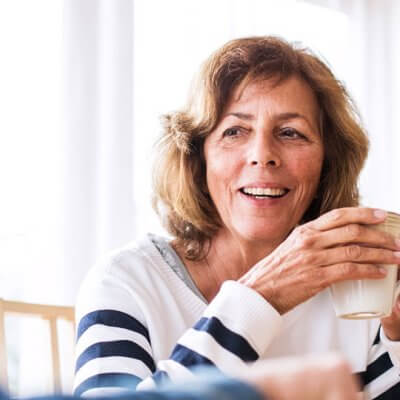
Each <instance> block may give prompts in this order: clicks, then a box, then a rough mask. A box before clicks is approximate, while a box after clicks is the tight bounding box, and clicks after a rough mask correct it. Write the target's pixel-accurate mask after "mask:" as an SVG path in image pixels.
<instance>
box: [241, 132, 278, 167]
mask: <svg viewBox="0 0 400 400" xmlns="http://www.w3.org/2000/svg"><path fill="white" fill-rule="evenodd" d="M251 142H252V143H251V144H250V146H251V148H250V149H249V156H248V160H249V164H251V165H254V166H260V167H267V166H270V167H279V166H280V165H281V158H280V155H279V150H278V148H277V146H276V144H275V143H274V142H273V138H271V137H268V136H267V135H266V134H265V133H261V134H256V135H255V136H254V138H253V140H252V141H251Z"/></svg>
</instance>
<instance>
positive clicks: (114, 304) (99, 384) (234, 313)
mask: <svg viewBox="0 0 400 400" xmlns="http://www.w3.org/2000/svg"><path fill="white" fill-rule="evenodd" d="M140 298H141V297H140V293H139V294H138V297H136V299H140ZM140 303H141V302H140V301H139V300H137V301H135V297H134V296H132V294H131V293H130V292H129V289H128V288H127V287H125V286H124V282H121V281H119V280H118V279H117V280H116V279H111V278H109V279H108V281H107V284H106V285H105V284H103V283H102V284H99V285H96V286H95V287H88V286H87V285H83V288H82V290H81V295H80V296H79V298H78V302H77V322H78V326H77V345H76V368H75V379H74V393H75V394H76V395H84V396H99V395H100V396H101V395H109V394H110V395H111V394H115V393H120V392H121V390H124V388H125V389H130V390H131V389H132V388H137V389H141V390H142V389H152V388H154V387H157V386H159V385H161V384H163V383H165V382H168V381H171V382H178V381H180V380H186V379H188V378H190V377H192V376H193V374H192V372H191V369H192V367H195V366H201V365H205V366H211V367H214V368H216V369H218V370H220V371H221V372H222V373H224V374H227V375H233V376H235V375H236V371H238V370H242V369H243V368H246V367H247V364H246V363H248V362H252V361H255V360H257V359H258V358H259V356H260V355H261V354H262V353H263V352H264V351H265V349H266V348H267V346H268V345H269V343H270V342H271V340H272V339H273V338H274V337H275V336H276V335H277V333H278V331H279V328H280V324H281V316H280V315H279V313H277V311H276V310H275V309H274V308H273V307H271V306H270V305H269V304H268V303H267V302H266V301H265V300H264V299H263V298H262V297H261V296H260V295H259V294H258V293H256V292H255V291H253V290H251V289H249V288H247V287H245V286H244V285H241V284H239V283H238V282H235V281H227V282H225V283H224V284H223V285H222V287H221V289H220V291H219V293H218V294H217V296H216V297H215V298H214V300H213V301H212V302H211V303H210V304H209V305H208V307H206V309H205V311H204V313H203V315H202V316H201V318H200V319H199V320H198V321H197V322H196V323H195V324H194V326H192V327H190V328H189V329H188V330H187V331H186V332H184V333H183V335H182V336H181V337H180V338H179V339H178V341H177V343H176V345H175V347H174V348H173V349H171V350H172V351H171V355H170V357H169V358H168V359H165V360H154V357H153V349H152V343H151V336H152V335H153V334H160V335H162V334H163V333H162V332H160V333H154V332H149V330H148V327H147V325H146V319H145V317H144V315H143V311H142V309H141V304H140ZM165 329H168V327H165Z"/></svg>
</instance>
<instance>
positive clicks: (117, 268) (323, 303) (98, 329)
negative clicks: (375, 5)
mask: <svg viewBox="0 0 400 400" xmlns="http://www.w3.org/2000/svg"><path fill="white" fill-rule="evenodd" d="M170 251H171V252H172V251H173V250H172V248H170ZM165 257H166V256H165V254H164V257H163V256H162V254H161V253H160V251H159V250H158V249H157V247H155V245H154V244H153V242H152V241H151V240H150V237H146V238H144V239H143V240H142V241H140V242H139V243H137V244H130V245H128V246H127V247H125V248H123V249H120V250H118V251H116V252H114V253H113V254H112V255H111V256H110V257H108V258H107V259H106V260H105V261H103V262H101V263H99V264H98V265H97V266H95V267H94V268H93V269H92V270H91V271H90V272H89V274H88V275H87V277H86V279H85V281H84V282H83V284H82V287H81V290H80V294H79V297H78V301H77V307H76V318H77V319H76V320H77V321H78V332H77V347H76V375H75V385H74V386H75V393H76V394H78V395H82V394H84V395H85V396H89V395H90V396H91V395H104V394H109V393H115V390H121V388H122V387H125V388H126V387H128V388H129V387H130V388H135V387H136V385H137V387H138V388H140V389H141V388H148V387H151V386H154V385H155V384H158V383H159V382H161V381H162V380H164V379H167V378H169V379H171V380H173V381H175V380H180V379H185V377H188V376H190V375H192V372H190V370H189V368H190V367H193V366H197V365H208V364H209V365H214V366H216V367H217V368H218V369H220V370H221V371H223V372H224V373H226V374H230V375H235V374H236V371H238V370H240V369H242V368H246V363H247V362H253V361H256V360H257V359H260V358H261V359H264V358H272V357H273V358H275V357H281V356H287V355H301V354H308V353H323V352H326V351H339V352H341V353H342V354H344V355H345V357H346V358H347V359H348V360H349V362H350V363H351V365H352V367H353V371H354V372H363V371H366V370H367V367H368V365H370V368H369V369H368V370H367V372H364V373H363V380H364V381H365V383H366V386H365V391H366V392H367V393H369V396H370V398H371V399H372V398H377V397H378V396H381V397H379V398H380V399H386V398H387V399H391V398H396V397H391V396H392V394H393V393H400V383H399V382H400V378H399V372H400V342H391V341H389V340H387V338H385V337H384V335H383V334H382V332H381V335H380V338H379V335H378V337H377V333H378V330H379V320H364V321H348V320H341V319H338V318H336V316H335V314H334V310H333V307H332V305H331V300H330V295H329V292H328V291H323V292H321V293H320V294H318V295H317V296H315V297H314V298H312V299H310V300H308V301H307V302H305V303H303V304H301V305H299V306H297V307H296V308H295V309H293V310H292V311H290V312H289V313H287V314H285V315H283V316H281V315H279V314H278V313H277V312H276V310H275V309H274V308H273V307H272V306H271V305H270V304H269V303H268V302H266V301H265V300H264V299H263V298H262V297H261V296H260V295H259V294H258V293H256V292H255V291H253V290H251V289H249V288H247V287H245V286H244V285H241V284H239V283H237V282H235V281H226V282H225V283H224V284H223V285H222V287H221V289H220V291H219V293H218V294H217V296H216V297H215V298H214V300H213V301H212V302H211V303H210V304H206V303H205V302H204V301H203V300H202V299H201V298H200V297H199V296H198V295H197V294H196V293H195V292H194V290H193V289H191V288H190V287H189V286H188V285H187V283H185V282H184V280H182V279H181V277H179V276H178V275H177V273H176V272H175V271H174V270H173V269H172V268H171V266H170V265H169V264H167V262H166V260H165ZM374 342H375V344H374ZM393 364H394V365H393ZM382 396H384V397H382ZM399 398H400V397H399Z"/></svg>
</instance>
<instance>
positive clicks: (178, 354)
mask: <svg viewBox="0 0 400 400" xmlns="http://www.w3.org/2000/svg"><path fill="white" fill-rule="evenodd" d="M170 358H172V359H173V360H175V361H176V362H178V363H180V364H182V365H184V366H185V367H188V368H190V367H194V366H195V365H211V366H214V367H215V365H214V363H213V362H212V361H211V360H209V359H208V358H206V357H203V356H202V355H200V354H199V353H196V352H195V351H193V350H190V349H188V348H187V347H185V346H182V345H180V344H177V345H176V346H175V347H174V350H173V352H172V354H171V357H170Z"/></svg>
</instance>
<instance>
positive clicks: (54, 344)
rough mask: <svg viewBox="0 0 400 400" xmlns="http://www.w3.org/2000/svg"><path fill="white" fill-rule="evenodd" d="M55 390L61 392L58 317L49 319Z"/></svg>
mask: <svg viewBox="0 0 400 400" xmlns="http://www.w3.org/2000/svg"><path fill="white" fill-rule="evenodd" d="M49 323H50V340H51V354H52V360H51V362H52V369H53V380H54V392H55V393H61V370H60V352H59V349H58V332H57V319H56V318H51V319H49Z"/></svg>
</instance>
